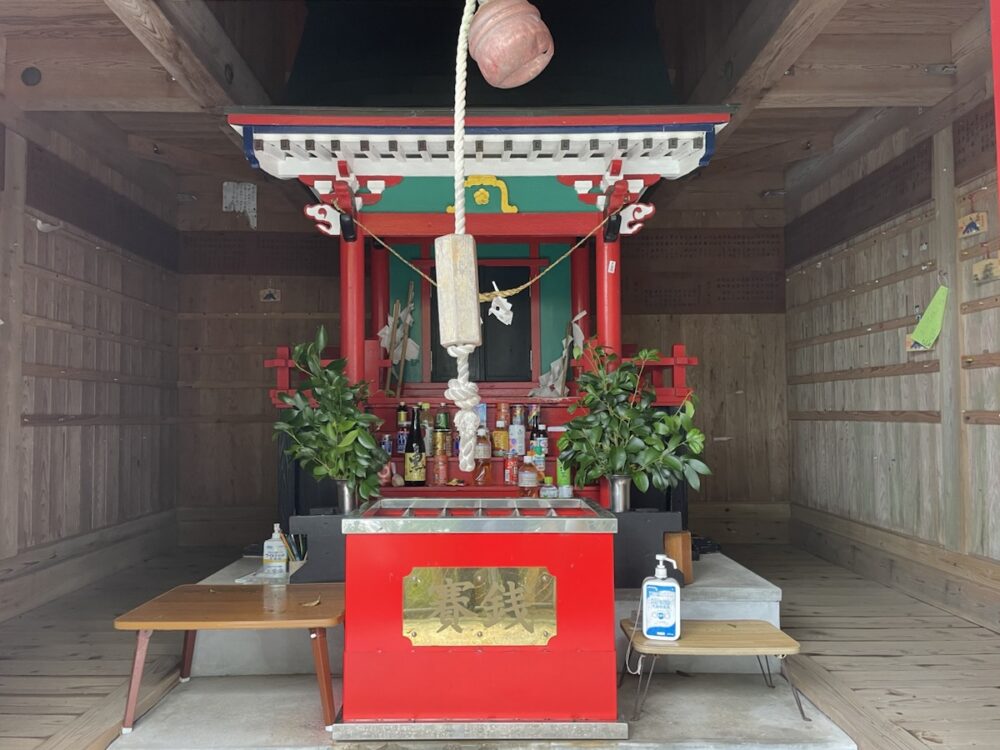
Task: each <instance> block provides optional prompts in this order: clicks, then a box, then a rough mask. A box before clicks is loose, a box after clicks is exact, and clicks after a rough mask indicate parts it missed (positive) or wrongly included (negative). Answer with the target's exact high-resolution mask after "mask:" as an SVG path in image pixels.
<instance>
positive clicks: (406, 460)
mask: <svg viewBox="0 0 1000 750" xmlns="http://www.w3.org/2000/svg"><path fill="white" fill-rule="evenodd" d="M403 481H404V482H405V483H406V486H407V487H423V486H424V485H426V484H427V447H426V446H425V445H424V435H423V428H422V427H421V425H420V407H419V406H415V407H413V416H412V417H411V419H410V430H409V434H408V435H407V436H406V450H405V451H404V453H403Z"/></svg>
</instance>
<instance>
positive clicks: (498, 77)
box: [469, 0, 555, 89]
mask: <svg viewBox="0 0 1000 750" xmlns="http://www.w3.org/2000/svg"><path fill="white" fill-rule="evenodd" d="M554 52H555V44H554V43H553V41H552V34H551V33H549V29H548V27H547V26H546V25H545V22H544V21H542V16H541V14H540V13H539V12H538V8H536V7H535V6H534V5H532V4H531V3H529V2H528V0H487V1H486V2H483V3H482V4H481V5H480V6H479V10H478V11H476V16H475V18H474V19H473V20H472V27H471V29H470V30H469V54H471V55H472V58H473V59H474V60H475V61H476V62H477V63H479V70H480V72H482V74H483V78H485V79H486V81H487V82H488V83H489V84H490V85H491V86H495V87H496V88H499V89H512V88H515V87H517V86H520V85H522V84H525V83H527V82H528V81H530V80H532V79H533V78H534V77H535V76H537V75H538V74H539V73H541V72H542V71H543V70H545V66H546V65H548V64H549V61H550V60H551V59H552V55H553V53H554Z"/></svg>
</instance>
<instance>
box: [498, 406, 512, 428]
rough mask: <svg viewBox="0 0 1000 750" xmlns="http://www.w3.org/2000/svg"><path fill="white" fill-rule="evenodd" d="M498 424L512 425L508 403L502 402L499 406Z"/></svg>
mask: <svg viewBox="0 0 1000 750" xmlns="http://www.w3.org/2000/svg"><path fill="white" fill-rule="evenodd" d="M497 422H504V423H505V424H510V404H508V403H507V402H506V401H501V402H500V403H499V404H497Z"/></svg>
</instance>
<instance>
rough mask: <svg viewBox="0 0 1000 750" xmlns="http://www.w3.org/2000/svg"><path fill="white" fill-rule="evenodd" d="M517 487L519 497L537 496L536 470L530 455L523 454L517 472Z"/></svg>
mask: <svg viewBox="0 0 1000 750" xmlns="http://www.w3.org/2000/svg"><path fill="white" fill-rule="evenodd" d="M517 489H518V494H519V495H520V496H521V497H538V494H539V487H538V471H536V469H535V463H534V460H533V459H532V457H531V456H525V457H524V462H523V463H522V464H521V470H520V471H519V472H518V473H517Z"/></svg>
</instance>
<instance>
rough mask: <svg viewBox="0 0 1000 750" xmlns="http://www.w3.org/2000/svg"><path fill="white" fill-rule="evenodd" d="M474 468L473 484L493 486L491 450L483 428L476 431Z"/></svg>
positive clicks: (487, 436)
mask: <svg viewBox="0 0 1000 750" xmlns="http://www.w3.org/2000/svg"><path fill="white" fill-rule="evenodd" d="M474 455H475V457H476V468H475V469H474V471H473V476H472V481H473V483H475V484H477V485H479V486H482V485H487V484H493V461H492V457H493V450H492V446H491V445H490V438H489V435H488V434H487V433H486V428H485V427H480V428H479V429H478V430H477V431H476V451H475V454H474Z"/></svg>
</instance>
